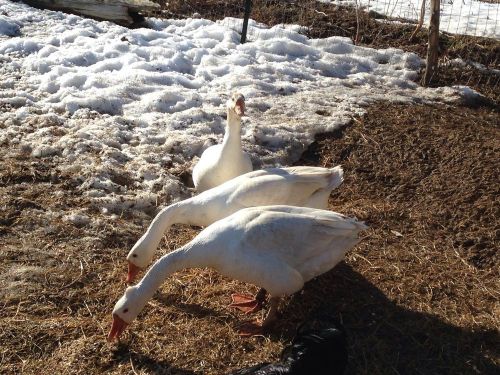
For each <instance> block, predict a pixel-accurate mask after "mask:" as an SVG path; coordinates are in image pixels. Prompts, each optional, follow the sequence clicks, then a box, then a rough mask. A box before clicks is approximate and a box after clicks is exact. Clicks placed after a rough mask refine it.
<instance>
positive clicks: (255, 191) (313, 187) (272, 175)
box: [227, 167, 342, 207]
mask: <svg viewBox="0 0 500 375" xmlns="http://www.w3.org/2000/svg"><path fill="white" fill-rule="evenodd" d="M338 170H339V171H340V172H338V171H332V170H330V169H327V168H318V167H292V168H275V169H269V170H268V172H267V173H265V174H264V173H262V174H258V175H257V174H256V175H252V176H248V175H246V176H248V178H245V179H244V180H243V179H241V180H240V181H239V183H238V184H235V190H234V191H233V192H232V193H231V195H230V197H229V199H228V201H227V203H228V204H235V205H237V206H240V207H253V206H261V205H268V204H286V205H294V206H303V205H307V202H308V200H309V199H310V198H311V196H313V195H314V194H315V193H317V192H318V191H321V190H322V189H326V188H328V187H330V185H331V183H332V174H334V173H335V174H339V175H340V177H339V178H335V179H334V180H335V183H336V184H337V185H338V184H340V183H341V182H342V177H341V171H342V169H341V168H340V167H338ZM331 188H333V186H331ZM326 193H327V195H329V193H330V192H329V191H327V192H326Z"/></svg>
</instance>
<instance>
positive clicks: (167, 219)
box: [142, 199, 191, 249]
mask: <svg viewBox="0 0 500 375" xmlns="http://www.w3.org/2000/svg"><path fill="white" fill-rule="evenodd" d="M190 204H191V199H187V200H185V201H182V202H178V203H174V204H171V205H170V206H168V207H165V208H164V209H163V210H161V211H160V212H159V213H158V215H156V217H155V218H154V219H153V221H152V222H151V224H150V225H149V227H148V229H147V230H146V233H144V236H143V237H142V241H147V242H148V243H149V247H150V248H153V249H156V248H157V247H158V244H159V243H160V241H161V239H162V237H163V234H164V233H165V232H166V231H167V230H168V229H169V228H170V227H171V226H172V225H173V224H187V223H188V221H189V218H188V217H187V211H188V209H189V207H190Z"/></svg>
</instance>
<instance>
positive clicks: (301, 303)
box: [0, 104, 500, 374]
mask: <svg viewBox="0 0 500 375" xmlns="http://www.w3.org/2000/svg"><path fill="white" fill-rule="evenodd" d="M498 139H499V116H498V112H494V111H493V110H491V109H487V108H486V109H485V108H479V109H469V108H463V107H443V106H435V107H434V106H408V105H389V104H379V105H375V106H373V107H372V108H370V109H369V111H368V113H367V114H366V116H364V117H363V118H360V119H355V120H353V123H352V124H351V125H350V126H348V127H347V128H345V129H344V130H343V131H339V132H337V133H335V134H328V135H324V136H321V137H320V138H318V140H317V142H316V143H315V144H313V145H312V146H311V147H310V149H309V150H308V152H306V154H304V156H303V159H302V160H301V162H300V164H304V163H305V164H312V165H325V166H333V165H336V164H342V165H343V167H344V169H345V176H346V179H345V182H344V184H343V186H342V187H341V188H340V189H338V191H336V192H335V193H334V194H333V195H332V198H331V209H333V210H336V211H340V212H343V213H346V214H349V215H355V216H357V217H359V218H361V219H363V220H365V221H366V222H367V223H368V224H369V225H370V230H369V231H368V232H367V233H366V238H365V239H364V240H363V241H362V243H361V244H360V245H358V247H357V248H356V249H355V250H354V251H352V252H351V253H350V254H349V255H348V257H347V260H346V262H345V263H342V264H341V265H339V266H338V267H337V268H335V269H334V270H332V271H331V272H329V273H327V274H325V275H323V276H321V277H319V278H318V279H316V280H314V281H312V282H310V283H308V284H307V285H306V287H305V289H304V290H303V292H301V293H299V294H297V295H295V296H293V297H291V298H289V299H288V300H287V301H285V302H284V303H283V305H282V307H281V310H282V320H281V321H280V323H279V324H278V325H277V326H276V327H275V328H274V329H273V330H272V331H271V332H270V333H269V335H267V336H265V337H263V338H251V339H242V338H240V337H239V336H238V335H237V334H236V332H235V328H236V326H237V325H238V323H239V322H241V321H242V320H244V319H245V316H243V315H241V314H239V313H236V312H233V311H229V310H227V309H226V308H225V306H226V305H227V304H228V303H229V295H230V293H231V292H233V291H235V290H247V291H250V292H255V291H256V288H255V287H253V286H248V285H242V284H240V283H237V282H235V281H231V280H227V279H224V278H222V277H220V276H219V275H218V274H217V273H215V272H213V271H210V270H190V271H184V272H179V273H177V274H176V275H175V277H173V278H171V279H170V280H168V282H167V283H165V285H164V287H163V288H162V289H161V291H160V293H158V294H157V295H156V296H155V298H154V300H153V301H152V302H151V304H150V305H149V306H148V307H147V308H146V309H145V312H144V313H143V314H141V316H140V318H139V319H138V320H137V321H136V322H135V323H134V324H133V325H132V326H131V327H130V328H131V329H130V330H129V332H128V333H127V334H126V335H125V337H124V340H123V342H122V343H121V344H119V345H110V344H107V343H106V341H105V334H106V332H107V330H108V329H109V325H110V312H111V309H112V306H113V304H114V302H115V301H116V299H117V298H118V297H119V296H120V295H121V294H122V292H123V288H124V282H123V280H124V275H125V268H126V265H125V260H124V256H125V255H126V253H127V252H128V250H129V249H130V247H131V246H132V245H133V244H134V242H135V241H136V240H137V238H138V237H139V236H140V234H141V233H142V231H143V229H144V226H145V225H147V220H148V219H149V218H138V217H133V216H127V215H126V214H124V215H123V216H121V217H116V218H112V217H110V216H106V215H102V214H100V213H99V211H98V210H97V209H95V208H94V207H91V206H90V204H89V202H88V201H87V200H86V199H85V198H84V197H82V195H81V193H79V192H78V190H77V189H75V187H76V186H77V185H78V176H71V175H62V174H61V173H60V172H58V168H57V164H56V163H55V161H54V160H51V159H50V158H46V159H40V160H32V159H23V157H22V156H20V157H18V158H8V159H6V158H2V160H1V162H0V163H1V165H0V182H1V188H0V194H1V199H2V213H3V214H2V219H1V222H0V225H1V226H0V241H1V242H2V247H1V250H0V282H1V284H2V289H1V292H0V293H1V294H2V296H1V301H2V309H0V343H1V349H0V350H1V357H0V369H1V371H0V372H2V373H12V374H15V373H20V372H22V373H26V374H34V373H40V372H42V373H47V372H48V371H56V373H79V374H90V373H95V374H97V373H103V372H105V373H113V374H114V373H117V374H127V373H134V371H135V372H136V373H165V374H223V373H225V372H227V371H228V370H230V369H233V368H238V367H241V366H244V365H246V364H251V363H256V362H259V361H265V360H273V359H276V358H277V356H278V354H279V351H280V350H281V348H282V347H283V346H284V345H286V344H287V343H288V342H289V341H290V339H291V337H292V336H293V333H294V330H295V328H296V326H297V325H298V324H300V323H301V322H303V321H307V320H308V319H313V318H314V317H315V316H316V315H318V314H327V315H330V316H334V317H335V318H337V319H339V320H340V321H342V322H343V324H344V326H345V328H346V330H347V333H348V340H349V356H350V358H349V360H350V364H349V372H348V373H350V374H389V373H399V374H431V373H432V374H438V373H439V374H441V373H442V374H472V373H481V374H494V373H497V370H498V365H499V363H498V361H499V352H498V346H496V345H495V344H498V335H497V333H498V332H497V329H498V326H499V321H498V320H499V315H498V309H499V304H498V290H499V288H498V280H499V278H498V276H499V275H498V265H499V262H498V253H497V249H498V240H499V230H498V228H499V225H498V224H499V220H498V218H499V212H498V209H499V205H498V200H499V198H498V197H499V194H498V181H497V180H498V178H497V176H498V175H499V173H498V172H499V171H498V165H499V163H498V160H499V158H500V150H499V144H498ZM72 207H80V208H82V207H87V208H88V212H89V214H91V216H92V217H91V219H92V220H91V223H90V224H87V225H82V226H77V225H74V224H72V223H71V222H67V221H65V220H61V219H60V218H57V217H54V218H53V219H51V217H52V216H51V215H50V213H51V212H56V211H58V210H61V211H66V210H69V209H70V208H72ZM196 232H197V230H196V229H195V228H189V227H184V226H179V227H176V228H175V229H174V230H173V231H172V232H171V233H170V234H169V235H168V236H167V237H166V239H165V241H164V242H163V243H162V245H161V247H162V250H163V251H164V252H166V251H169V250H171V249H174V248H176V247H177V246H179V245H180V244H181V243H184V242H186V241H188V240H189V239H190V238H191V237H192V236H194V235H195V234H196Z"/></svg>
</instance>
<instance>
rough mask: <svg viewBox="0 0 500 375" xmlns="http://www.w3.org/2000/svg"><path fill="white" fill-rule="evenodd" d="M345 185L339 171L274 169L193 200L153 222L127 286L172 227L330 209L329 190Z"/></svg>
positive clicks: (133, 253)
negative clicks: (242, 213)
mask: <svg viewBox="0 0 500 375" xmlns="http://www.w3.org/2000/svg"><path fill="white" fill-rule="evenodd" d="M342 181H343V171H342V168H341V167H340V166H336V167H334V168H331V169H329V168H321V167H290V168H270V169H262V170H258V171H253V172H250V173H246V174H244V175H242V176H238V177H236V178H234V179H232V180H230V181H227V182H225V183H224V184H222V185H219V186H217V187H215V188H213V189H210V190H207V191H205V192H203V193H201V194H199V195H196V196H194V197H192V198H189V199H186V200H184V201H181V202H177V203H174V204H172V205H170V206H168V207H166V208H164V209H163V210H161V211H160V212H159V213H158V215H156V217H155V218H154V219H153V221H152V222H151V224H150V225H149V228H148V229H147V231H146V232H145V233H144V235H143V236H142V237H141V238H140V239H139V240H138V241H137V243H136V244H135V245H134V246H133V247H132V250H130V252H129V254H128V256H127V260H128V264H129V267H128V268H129V270H128V277H127V281H128V282H132V281H133V280H134V278H135V277H136V275H137V274H138V272H139V271H140V269H141V268H145V267H146V266H148V265H149V263H150V262H151V261H152V259H153V257H154V253H155V250H156V248H157V247H158V244H159V243H160V241H161V239H162V237H163V235H164V233H165V232H166V231H167V230H168V229H169V228H170V226H172V225H173V224H191V225H197V226H203V227H205V226H207V225H209V224H211V223H213V222H214V221H217V220H220V219H222V218H224V217H226V216H229V215H231V214H232V213H234V212H236V211H238V210H241V209H242V208H247V207H255V206H267V205H276V204H282V205H290V206H307V207H314V208H322V209H326V208H327V207H328V197H329V196H330V193H331V191H332V190H333V189H334V188H336V187H338V186H339V185H340V184H341V183H342Z"/></svg>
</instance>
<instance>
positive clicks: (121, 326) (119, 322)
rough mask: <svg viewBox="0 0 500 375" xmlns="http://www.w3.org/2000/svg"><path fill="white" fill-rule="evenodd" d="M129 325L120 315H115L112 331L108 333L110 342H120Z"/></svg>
mask: <svg viewBox="0 0 500 375" xmlns="http://www.w3.org/2000/svg"><path fill="white" fill-rule="evenodd" d="M127 326H128V323H126V322H125V321H124V320H123V319H122V318H120V317H119V316H118V315H116V314H113V324H112V325H111V330H110V331H109V333H108V341H110V342H111V341H113V340H114V339H117V340H119V339H120V335H121V334H122V333H123V331H125V328H127Z"/></svg>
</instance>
